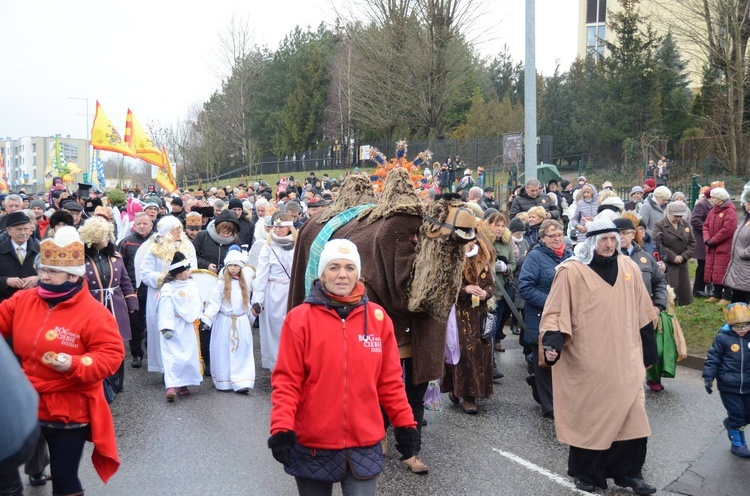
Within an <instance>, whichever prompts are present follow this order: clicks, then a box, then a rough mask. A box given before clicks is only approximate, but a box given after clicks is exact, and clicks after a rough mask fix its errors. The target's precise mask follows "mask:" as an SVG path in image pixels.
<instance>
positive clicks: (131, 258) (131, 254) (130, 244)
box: [117, 233, 148, 285]
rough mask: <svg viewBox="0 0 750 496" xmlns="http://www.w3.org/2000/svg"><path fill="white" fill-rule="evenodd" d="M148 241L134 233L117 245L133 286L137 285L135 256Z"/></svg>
mask: <svg viewBox="0 0 750 496" xmlns="http://www.w3.org/2000/svg"><path fill="white" fill-rule="evenodd" d="M147 239H148V237H145V238H144V237H143V236H141V235H140V234H138V233H133V234H131V235H130V236H128V237H127V238H125V239H123V240H122V241H120V244H119V245H117V251H118V252H119V253H120V255H122V262H123V263H124V264H125V271H126V272H127V273H128V277H130V281H131V282H132V283H133V285H135V254H136V253H137V252H138V248H140V247H141V245H142V244H143V243H145V242H146V240H147Z"/></svg>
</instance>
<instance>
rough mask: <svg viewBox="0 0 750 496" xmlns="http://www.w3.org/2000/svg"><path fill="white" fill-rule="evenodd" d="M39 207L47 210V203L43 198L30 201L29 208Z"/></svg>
mask: <svg viewBox="0 0 750 496" xmlns="http://www.w3.org/2000/svg"><path fill="white" fill-rule="evenodd" d="M34 207H39V208H41V209H42V210H46V208H47V205H46V204H45V203H44V201H43V200H32V201H31V203H29V208H34Z"/></svg>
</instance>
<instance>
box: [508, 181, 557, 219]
mask: <svg viewBox="0 0 750 496" xmlns="http://www.w3.org/2000/svg"><path fill="white" fill-rule="evenodd" d="M550 206H551V203H550V199H549V197H548V196H547V195H545V194H542V193H541V192H540V193H539V194H538V195H537V197H536V198H530V197H529V195H528V194H526V188H525V187H524V188H521V191H520V192H519V193H518V196H516V197H515V198H514V199H513V203H512V204H511V206H510V212H509V214H508V215H509V217H510V218H511V219H512V218H513V217H515V216H516V215H518V214H519V213H521V212H528V211H529V209H530V208H531V207H543V208H544V210H546V211H547V212H549V213H550V214H551V215H552V218H553V219H559V218H560V211H559V210H550Z"/></svg>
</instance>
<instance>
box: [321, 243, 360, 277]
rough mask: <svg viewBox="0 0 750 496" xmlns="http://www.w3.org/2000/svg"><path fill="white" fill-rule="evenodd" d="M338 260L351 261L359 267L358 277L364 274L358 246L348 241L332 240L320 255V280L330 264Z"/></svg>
mask: <svg viewBox="0 0 750 496" xmlns="http://www.w3.org/2000/svg"><path fill="white" fill-rule="evenodd" d="M338 259H344V260H349V261H350V262H352V263H353V264H354V265H355V266H356V267H357V275H358V276H359V275H360V274H361V273H362V263H361V262H360V259H359V251H358V250H357V245H355V244H354V243H352V242H351V241H349V240H348V239H332V240H331V241H329V242H328V243H326V244H325V246H324V247H323V252H322V253H321V254H320V260H319V261H318V278H320V277H322V276H323V271H325V270H326V267H327V266H328V264H329V263H331V262H333V261H334V260H338Z"/></svg>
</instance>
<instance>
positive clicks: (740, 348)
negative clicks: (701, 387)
mask: <svg viewBox="0 0 750 496" xmlns="http://www.w3.org/2000/svg"><path fill="white" fill-rule="evenodd" d="M745 362H747V363H745ZM714 378H715V379H716V384H717V387H718V389H719V391H724V392H725V393H739V394H749V393H750V333H746V334H745V335H744V336H743V337H740V336H739V334H737V333H736V332H734V331H733V330H731V328H729V327H728V326H724V327H722V328H721V330H720V331H719V333H718V334H717V335H716V338H715V339H714V342H713V344H712V345H711V348H709V350H708V358H706V363H705V365H703V379H704V380H711V381H712V380H714Z"/></svg>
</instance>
